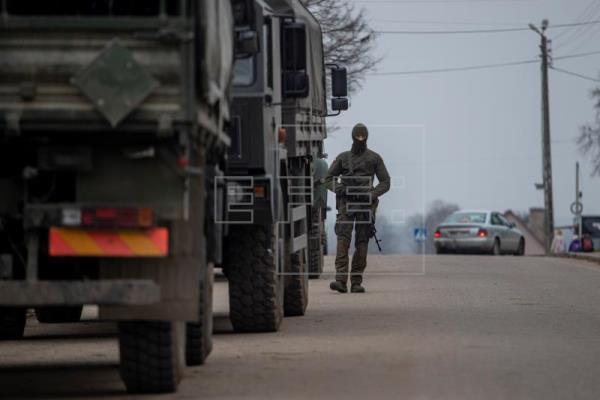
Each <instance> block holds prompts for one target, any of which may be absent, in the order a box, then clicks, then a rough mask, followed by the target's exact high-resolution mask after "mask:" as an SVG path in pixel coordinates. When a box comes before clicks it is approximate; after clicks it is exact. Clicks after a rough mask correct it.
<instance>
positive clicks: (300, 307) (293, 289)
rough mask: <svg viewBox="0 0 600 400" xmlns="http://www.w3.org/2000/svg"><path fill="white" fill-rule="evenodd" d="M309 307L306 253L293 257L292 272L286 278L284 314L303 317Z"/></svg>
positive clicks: (293, 255)
mask: <svg viewBox="0 0 600 400" xmlns="http://www.w3.org/2000/svg"><path fill="white" fill-rule="evenodd" d="M307 306H308V273H307V271H306V262H305V261H304V252H300V253H299V254H298V253H296V254H292V255H291V263H290V271H289V272H288V274H286V276H285V291H284V303H283V307H284V314H285V316H286V317H297V316H302V315H304V313H305V312H306V307H307Z"/></svg>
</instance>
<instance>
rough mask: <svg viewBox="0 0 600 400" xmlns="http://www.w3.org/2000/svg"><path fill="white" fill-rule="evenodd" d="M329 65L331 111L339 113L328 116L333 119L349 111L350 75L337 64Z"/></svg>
mask: <svg viewBox="0 0 600 400" xmlns="http://www.w3.org/2000/svg"><path fill="white" fill-rule="evenodd" d="M327 65H328V66H331V95H332V98H331V109H332V110H333V111H337V113H336V114H328V115H327V116H329V117H333V116H336V115H340V113H341V112H342V111H345V110H347V109H348V98H347V96H348V73H347V71H346V68H343V67H340V66H338V65H336V64H327Z"/></svg>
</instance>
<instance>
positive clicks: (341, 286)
mask: <svg viewBox="0 0 600 400" xmlns="http://www.w3.org/2000/svg"><path fill="white" fill-rule="evenodd" d="M329 288H330V289H331V290H337V291H338V292H340V293H348V285H346V282H342V281H333V282H331V283H330V284H329Z"/></svg>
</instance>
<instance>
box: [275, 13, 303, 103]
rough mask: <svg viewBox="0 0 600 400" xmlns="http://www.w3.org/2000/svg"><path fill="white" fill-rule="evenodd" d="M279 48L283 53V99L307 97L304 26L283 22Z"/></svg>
mask: <svg viewBox="0 0 600 400" xmlns="http://www.w3.org/2000/svg"><path fill="white" fill-rule="evenodd" d="M281 48H282V53H283V63H282V69H283V72H282V82H283V85H282V86H283V88H282V89H283V97H284V98H303V97H307V96H308V93H309V82H310V79H309V76H308V73H307V71H306V27H305V25H304V24H302V23H298V22H285V23H284V25H283V35H282V42H281Z"/></svg>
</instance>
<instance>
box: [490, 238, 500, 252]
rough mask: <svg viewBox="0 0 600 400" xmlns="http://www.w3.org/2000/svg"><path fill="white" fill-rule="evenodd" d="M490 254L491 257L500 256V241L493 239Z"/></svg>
mask: <svg viewBox="0 0 600 400" xmlns="http://www.w3.org/2000/svg"><path fill="white" fill-rule="evenodd" d="M490 254H491V255H493V256H499V255H500V239H498V238H496V239H494V245H493V246H492V251H491V252H490Z"/></svg>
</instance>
